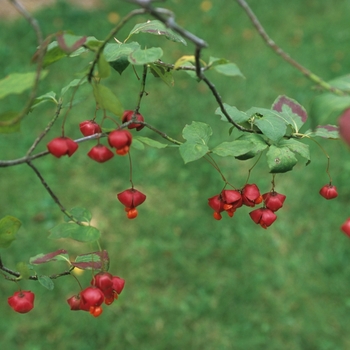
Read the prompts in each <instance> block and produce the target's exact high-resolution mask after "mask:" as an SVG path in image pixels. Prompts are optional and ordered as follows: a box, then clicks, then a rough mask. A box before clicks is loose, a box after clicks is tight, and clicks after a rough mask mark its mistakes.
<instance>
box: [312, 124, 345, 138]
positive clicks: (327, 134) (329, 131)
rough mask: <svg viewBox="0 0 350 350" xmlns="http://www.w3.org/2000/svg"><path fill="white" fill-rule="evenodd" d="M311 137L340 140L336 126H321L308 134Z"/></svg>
mask: <svg viewBox="0 0 350 350" xmlns="http://www.w3.org/2000/svg"><path fill="white" fill-rule="evenodd" d="M305 134H307V135H309V136H319V137H323V138H324V139H333V140H337V139H339V129H338V127H337V126H335V125H319V126H318V127H316V129H315V130H314V131H311V132H306V133H305Z"/></svg>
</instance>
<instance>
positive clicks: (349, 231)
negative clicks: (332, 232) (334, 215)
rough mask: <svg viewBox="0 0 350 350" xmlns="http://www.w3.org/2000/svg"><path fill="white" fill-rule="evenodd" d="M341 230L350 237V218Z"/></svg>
mask: <svg viewBox="0 0 350 350" xmlns="http://www.w3.org/2000/svg"><path fill="white" fill-rule="evenodd" d="M340 229H341V230H342V231H343V232H344V233H345V234H346V235H347V236H349V237H350V218H348V219H347V220H346V221H345V222H344V223H343V225H341V227H340Z"/></svg>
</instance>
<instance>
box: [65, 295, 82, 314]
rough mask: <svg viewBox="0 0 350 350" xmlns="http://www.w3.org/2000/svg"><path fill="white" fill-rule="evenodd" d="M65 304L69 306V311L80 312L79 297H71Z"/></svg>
mask: <svg viewBox="0 0 350 350" xmlns="http://www.w3.org/2000/svg"><path fill="white" fill-rule="evenodd" d="M67 303H68V304H69V306H70V309H71V310H73V311H76V310H81V309H80V296H79V295H73V296H72V297H70V298H69V299H67Z"/></svg>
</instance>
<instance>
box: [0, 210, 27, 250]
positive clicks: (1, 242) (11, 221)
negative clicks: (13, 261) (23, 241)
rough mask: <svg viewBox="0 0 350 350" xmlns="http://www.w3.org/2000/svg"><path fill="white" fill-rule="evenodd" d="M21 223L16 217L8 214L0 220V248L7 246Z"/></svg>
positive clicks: (13, 238)
mask: <svg viewBox="0 0 350 350" xmlns="http://www.w3.org/2000/svg"><path fill="white" fill-rule="evenodd" d="M21 225H22V224H21V222H20V221H19V220H18V219H17V218H15V217H13V216H10V215H7V216H5V217H3V218H2V219H1V220H0V248H8V247H9V246H10V245H11V243H12V242H13V241H14V240H15V239H16V237H15V236H16V234H17V232H18V230H19V228H20V227H21Z"/></svg>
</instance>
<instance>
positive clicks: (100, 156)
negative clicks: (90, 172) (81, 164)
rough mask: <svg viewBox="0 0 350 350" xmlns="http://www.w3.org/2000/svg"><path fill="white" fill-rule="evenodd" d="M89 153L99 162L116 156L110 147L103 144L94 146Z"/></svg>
mask: <svg viewBox="0 0 350 350" xmlns="http://www.w3.org/2000/svg"><path fill="white" fill-rule="evenodd" d="M87 155H88V156H89V157H90V158H91V159H93V160H95V161H96V162H99V163H103V162H107V160H110V159H111V158H112V157H114V153H113V152H112V151H111V150H110V149H109V148H108V147H106V146H103V145H101V144H98V145H96V146H94V147H92V148H91V150H90V151H89V153H88V154H87Z"/></svg>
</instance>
